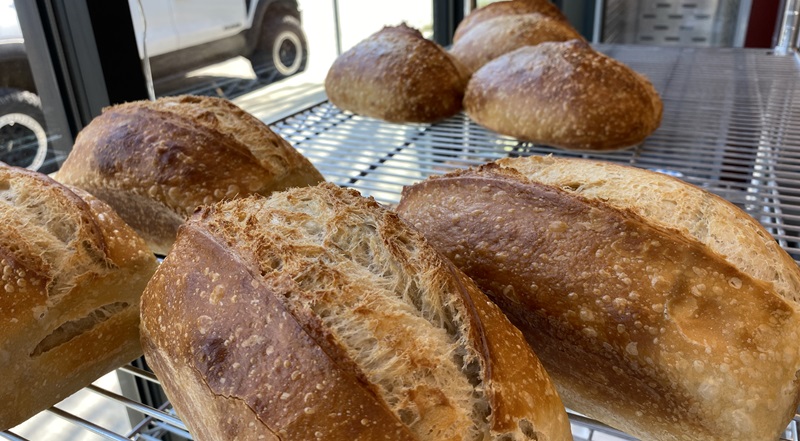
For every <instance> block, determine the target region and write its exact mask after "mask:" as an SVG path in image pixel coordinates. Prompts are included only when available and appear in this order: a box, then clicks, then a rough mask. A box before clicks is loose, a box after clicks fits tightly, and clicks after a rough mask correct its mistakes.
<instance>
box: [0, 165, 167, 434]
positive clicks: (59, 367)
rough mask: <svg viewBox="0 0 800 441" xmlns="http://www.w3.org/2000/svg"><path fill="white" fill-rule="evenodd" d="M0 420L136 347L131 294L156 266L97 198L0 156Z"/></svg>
mask: <svg viewBox="0 0 800 441" xmlns="http://www.w3.org/2000/svg"><path fill="white" fill-rule="evenodd" d="M0 222H2V224H3V228H0V266H2V269H1V270H0V274H2V285H3V293H2V296H0V317H1V318H0V366H2V368H3V381H1V382H0V400H2V402H3V403H4V405H3V406H2V409H1V410H0V430H5V429H8V428H10V427H13V426H15V425H17V424H19V423H22V422H23V421H25V420H27V419H28V418H30V417H31V416H33V415H34V414H36V413H38V412H39V411H42V410H44V409H46V408H48V407H50V406H52V405H54V404H56V403H57V402H59V401H61V400H62V399H64V398H67V397H68V396H69V395H71V394H72V393H74V392H76V391H78V390H79V389H80V388H82V387H84V386H87V385H88V384H89V383H91V382H92V381H94V380H96V379H97V378H99V377H100V376H102V375H103V374H105V373H106V372H108V371H110V370H112V369H114V368H116V367H118V366H121V365H123V364H124V363H127V362H129V361H131V360H133V359H135V358H136V357H137V356H139V355H141V353H142V351H141V346H140V345H139V338H138V335H139V298H140V295H141V293H142V290H143V289H144V287H145V284H146V283H147V281H148V280H149V279H150V276H152V274H153V272H154V271H155V268H156V259H155V257H154V256H153V254H152V253H151V252H150V251H149V250H148V249H147V247H146V245H145V243H144V241H143V240H142V239H141V238H139V237H138V236H137V235H136V233H135V232H134V231H133V230H131V228H130V227H128V226H127V225H126V224H125V223H124V222H123V221H122V220H121V219H120V218H119V216H117V215H116V213H114V211H113V210H111V209H110V208H109V207H108V206H107V205H106V204H104V203H102V202H101V201H99V200H97V199H95V198H94V197H92V196H91V195H89V194H87V193H85V192H82V191H80V190H77V189H69V188H67V187H65V186H63V185H61V184H59V183H57V182H55V181H53V180H52V179H50V178H48V177H47V176H44V175H42V174H39V173H35V172H31V171H28V170H24V169H21V168H15V167H8V166H5V165H0Z"/></svg>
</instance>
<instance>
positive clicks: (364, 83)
mask: <svg viewBox="0 0 800 441" xmlns="http://www.w3.org/2000/svg"><path fill="white" fill-rule="evenodd" d="M467 78H468V76H467V74H466V72H465V71H464V69H463V67H462V66H461V65H460V64H459V63H458V62H457V61H456V60H455V59H454V58H453V57H452V56H451V55H450V54H448V53H447V51H445V50H444V49H443V48H442V47H441V46H439V45H438V44H436V43H434V42H432V41H430V40H426V39H425V38H424V37H423V36H422V34H421V33H420V32H419V31H417V30H416V29H413V28H410V27H408V26H406V25H400V26H395V27H385V28H383V29H382V30H381V31H379V32H377V33H375V34H373V35H372V36H370V37H369V38H367V39H365V40H364V41H362V42H360V43H358V44H357V45H355V46H354V47H353V48H351V49H350V50H348V51H347V52H345V53H343V54H342V55H340V56H339V57H338V58H337V59H336V61H334V63H333V65H332V66H331V68H330V70H329V71H328V76H327V78H326V79H325V91H326V92H327V94H328V99H329V100H330V101H331V102H332V103H333V104H334V105H336V106H337V107H339V108H341V109H344V110H348V111H351V112H353V113H356V114H359V115H364V116H369V117H372V118H378V119H382V120H385V121H389V122H397V123H408V122H411V123H430V122H436V121H438V120H441V119H444V118H447V117H450V116H452V115H455V114H456V113H458V112H459V111H460V110H461V103H462V99H463V96H464V88H465V87H466V82H467Z"/></svg>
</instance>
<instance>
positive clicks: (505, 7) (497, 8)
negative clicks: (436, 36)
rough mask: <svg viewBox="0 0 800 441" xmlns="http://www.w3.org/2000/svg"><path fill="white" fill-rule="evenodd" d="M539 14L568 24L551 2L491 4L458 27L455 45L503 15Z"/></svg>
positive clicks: (524, 0) (532, 0) (522, 0)
mask: <svg viewBox="0 0 800 441" xmlns="http://www.w3.org/2000/svg"><path fill="white" fill-rule="evenodd" d="M533 13H538V14H542V15H544V16H546V17H550V18H552V19H554V20H560V21H563V22H565V23H567V17H566V16H565V15H564V13H563V12H561V10H560V9H558V7H557V6H556V5H554V4H553V3H552V2H551V1H550V0H512V1H500V2H493V3H489V4H488V5H486V6H483V7H481V8H478V9H475V10H474V11H472V12H470V13H469V14H468V15H467V16H466V17H464V19H463V20H461V23H459V24H458V26H457V27H456V31H455V33H454V34H453V43H457V42H458V40H460V39H461V38H462V37H463V36H464V35H466V34H467V33H468V32H469V31H470V30H471V29H472V28H473V27H475V26H477V25H478V24H479V23H482V22H483V21H486V20H489V19H492V18H495V17H499V16H502V15H520V14H533Z"/></svg>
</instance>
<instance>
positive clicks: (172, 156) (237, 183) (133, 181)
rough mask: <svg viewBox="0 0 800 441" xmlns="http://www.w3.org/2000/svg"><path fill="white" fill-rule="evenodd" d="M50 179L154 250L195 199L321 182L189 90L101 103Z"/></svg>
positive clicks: (225, 108)
mask: <svg viewBox="0 0 800 441" xmlns="http://www.w3.org/2000/svg"><path fill="white" fill-rule="evenodd" d="M56 179H57V180H59V181H61V182H64V183H66V184H70V185H73V186H76V187H79V188H82V189H84V190H86V191H88V192H89V193H92V194H93V195H95V196H96V197H98V198H100V199H102V200H103V201H105V202H107V203H108V204H109V205H111V206H112V207H113V208H114V209H115V210H116V211H117V213H119V215H120V216H122V218H123V219H124V220H125V221H126V222H127V223H128V224H129V225H130V226H132V227H133V228H134V230H136V231H137V232H138V233H139V234H140V235H141V236H142V237H143V238H144V239H145V240H146V241H147V244H148V245H149V246H150V248H151V249H152V250H153V251H154V252H155V253H158V254H166V253H167V252H168V251H169V249H170V247H171V246H172V242H173V241H174V240H175V234H176V232H177V229H178V226H179V225H180V224H181V223H183V222H184V221H185V220H186V219H187V218H188V217H189V215H191V214H192V213H193V212H194V210H195V208H196V207H197V206H198V205H201V204H209V203H212V202H215V201H219V200H222V199H227V198H233V197H237V196H242V195H247V194H252V193H259V194H269V193H271V192H273V191H278V190H283V189H286V188H290V187H295V186H303V185H314V184H317V183H319V182H321V181H322V180H323V178H322V175H321V174H320V173H319V172H318V171H317V170H316V169H315V168H314V166H313V165H312V164H311V163H310V162H309V161H308V160H307V159H306V158H305V157H303V156H302V155H301V154H300V153H299V152H297V151H296V150H295V149H294V148H292V146H291V145H289V143H288V142H286V141H285V140H284V139H283V138H281V137H280V136H278V135H276V134H275V133H274V132H272V130H270V129H269V127H267V126H266V125H265V124H264V123H262V122H261V121H259V120H258V119H256V118H255V117H253V116H252V115H250V114H248V113H247V112H245V111H243V110H242V109H240V108H238V107H237V106H235V105H234V104H232V103H231V102H229V101H227V100H224V99H221V98H209V97H198V96H179V97H166V98H159V99H158V100H156V101H154V102H151V101H137V102H132V103H126V104H122V105H117V106H113V107H110V108H107V109H105V110H104V111H103V113H102V114H101V115H100V116H98V117H97V118H95V119H94V120H93V121H92V122H91V123H90V124H89V125H88V126H86V127H85V128H84V129H83V130H82V131H81V132H80V133H79V134H78V137H77V139H76V140H75V146H74V147H73V149H72V151H71V152H70V154H69V156H68V157H67V159H66V161H64V165H63V166H62V167H61V170H59V171H58V173H57V175H56Z"/></svg>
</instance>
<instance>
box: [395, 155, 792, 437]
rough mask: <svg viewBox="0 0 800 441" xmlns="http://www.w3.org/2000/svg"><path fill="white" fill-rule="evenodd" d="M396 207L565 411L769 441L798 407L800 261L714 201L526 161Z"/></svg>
mask: <svg viewBox="0 0 800 441" xmlns="http://www.w3.org/2000/svg"><path fill="white" fill-rule="evenodd" d="M398 212H399V214H400V216H401V217H402V218H403V219H405V220H406V221H408V222H409V223H411V224H412V225H414V226H415V227H417V228H418V229H419V230H420V231H421V232H422V233H423V234H424V235H425V237H426V238H427V239H428V240H429V241H430V243H431V244H432V245H434V247H436V248H437V249H438V250H440V251H441V252H443V253H444V254H445V255H446V256H448V257H449V258H451V259H452V260H453V262H454V263H455V264H456V265H457V266H458V267H459V268H461V269H462V270H464V272H465V273H466V274H467V275H469V276H470V277H472V278H473V279H474V280H475V281H476V282H477V283H478V285H479V286H480V287H481V288H482V289H484V290H485V291H486V292H487V293H488V294H489V295H490V297H492V299H493V300H495V301H496V302H497V303H498V304H499V305H500V306H501V308H502V309H503V310H504V312H506V313H507V314H508V316H509V318H510V319H511V321H512V322H513V323H515V324H516V325H517V326H519V327H520V329H521V330H522V331H523V333H524V334H525V335H526V337H527V338H528V341H529V343H530V344H531V346H532V347H533V348H534V350H535V352H536V354H537V355H538V356H539V358H540V359H541V360H542V363H543V364H544V365H545V367H546V368H547V369H548V372H549V373H550V375H551V376H552V377H553V379H554V381H555V382H556V384H557V387H558V389H559V392H560V394H561V396H562V398H563V399H564V402H565V404H566V405H567V407H569V408H572V409H574V410H576V411H578V412H581V413H583V414H586V415H588V416H590V417H592V418H595V419H598V420H600V421H603V422H605V423H607V424H609V425H611V426H614V427H617V428H619V429H621V430H623V431H626V432H628V433H630V434H632V435H634V436H637V437H640V438H642V439H648V440H656V441H662V440H664V441H666V440H669V441H676V440H681V441H690V440H691V441H706V440H714V441H722V440H730V439H735V440H754V441H774V440H775V439H777V438H778V435H779V433H780V432H781V431H782V430H783V429H785V428H786V425H787V424H788V422H789V421H790V420H791V418H792V417H793V416H794V414H795V409H796V408H797V405H798V399H800V383H798V377H797V374H798V371H800V351H799V350H798V347H797V344H796V342H797V338H798V337H800V335H798V334H800V310H799V309H798V305H797V303H795V301H794V300H792V299H796V298H797V286H798V283H797V281H798V280H800V270H799V269H798V267H797V265H796V264H795V263H794V261H792V259H791V258H790V257H789V256H788V255H786V253H785V252H784V251H783V250H781V249H780V248H779V247H777V245H776V244H775V243H774V240H771V239H770V236H769V234H768V233H767V232H766V231H764V229H763V227H761V226H760V225H758V223H757V222H756V221H755V220H753V219H752V218H751V217H750V216H749V215H747V214H746V213H744V212H742V211H741V210H739V209H738V208H736V207H735V206H733V205H731V204H729V203H727V202H725V201H723V200H722V199H720V198H719V197H717V196H714V195H712V194H710V193H707V192H705V191H703V190H701V189H699V188H697V187H694V186H691V185H689V184H686V183H684V182H682V181H679V180H677V179H675V178H672V177H668V176H665V175H662V174H658V173H655V172H648V171H645V170H639V169H633V168H630V167H625V166H619V165H613V164H606V163H599V162H595V161H587V160H574V159H559V158H549V157H548V158H539V157H531V158H515V159H504V160H501V161H498V162H497V163H492V164H489V165H487V166H484V167H481V168H478V169H475V170H469V171H461V172H454V173H451V174H448V175H445V176H443V177H440V178H436V179H431V180H428V181H425V182H423V183H420V184H418V185H415V186H412V187H409V188H407V189H406V190H405V191H404V194H403V198H402V200H401V202H400V205H399V207H398Z"/></svg>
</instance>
